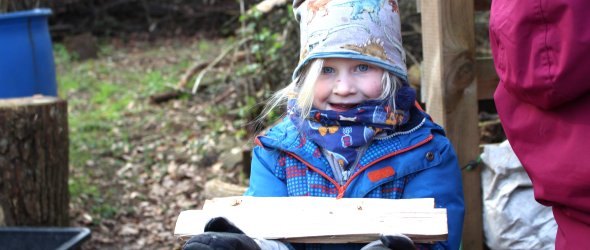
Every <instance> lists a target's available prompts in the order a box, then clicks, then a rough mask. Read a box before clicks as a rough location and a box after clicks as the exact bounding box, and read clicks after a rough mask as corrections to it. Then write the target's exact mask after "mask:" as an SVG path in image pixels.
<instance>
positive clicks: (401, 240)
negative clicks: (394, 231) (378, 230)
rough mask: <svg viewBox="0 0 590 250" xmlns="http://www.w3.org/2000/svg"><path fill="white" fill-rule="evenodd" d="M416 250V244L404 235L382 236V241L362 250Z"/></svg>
mask: <svg viewBox="0 0 590 250" xmlns="http://www.w3.org/2000/svg"><path fill="white" fill-rule="evenodd" d="M390 249H391V250H416V246H415V245H414V242H413V241H412V240H411V239H410V238H408V237H407V236H405V235H403V234H398V235H381V240H380V241H378V240H376V241H373V242H371V243H369V244H368V245H366V246H365V247H363V248H362V250H390Z"/></svg>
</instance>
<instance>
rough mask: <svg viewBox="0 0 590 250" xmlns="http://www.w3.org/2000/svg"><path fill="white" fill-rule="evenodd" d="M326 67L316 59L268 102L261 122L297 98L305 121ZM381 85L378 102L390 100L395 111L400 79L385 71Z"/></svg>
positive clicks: (320, 60)
mask: <svg viewBox="0 0 590 250" xmlns="http://www.w3.org/2000/svg"><path fill="white" fill-rule="evenodd" d="M323 67H324V59H321V58H320V59H314V60H313V61H311V62H310V63H309V64H308V65H307V67H305V69H303V70H302V71H301V74H299V77H297V78H296V79H294V80H293V81H291V83H290V84H289V85H287V87H285V88H283V89H281V90H279V91H277V92H276V93H274V94H273V95H272V96H271V97H270V98H269V99H268V101H267V104H266V105H265V107H264V109H263V111H262V114H261V115H260V117H259V120H260V121H261V120H262V119H264V118H265V117H267V116H268V115H269V114H270V113H271V112H272V111H273V110H274V109H275V108H277V107H279V106H283V105H285V104H286V103H287V100H289V99H292V98H296V99H297V105H298V106H299V108H300V109H301V112H300V114H299V116H300V118H301V119H305V118H306V117H307V116H308V115H309V113H310V111H311V108H312V106H313V98H314V87H315V83H316V82H317V79H318V78H319V77H320V74H321V72H322V68H323ZM381 84H382V86H383V93H382V94H381V96H379V97H378V98H377V100H383V99H385V98H389V99H390V100H389V101H390V103H389V104H390V105H391V107H392V108H393V110H395V98H394V96H395V92H396V91H397V88H398V87H399V86H400V85H401V81H400V79H399V78H398V77H397V76H395V75H394V74H392V73H390V72H389V71H387V70H384V71H383V77H382V78H381Z"/></svg>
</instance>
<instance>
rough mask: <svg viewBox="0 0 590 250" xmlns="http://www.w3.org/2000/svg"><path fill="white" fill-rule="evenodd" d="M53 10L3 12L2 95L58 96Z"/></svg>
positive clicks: (0, 31) (0, 41)
mask: <svg viewBox="0 0 590 250" xmlns="http://www.w3.org/2000/svg"><path fill="white" fill-rule="evenodd" d="M50 15H51V10H50V9H33V10H28V11H18V12H11V13H5V14H0V98H11V97H25V96H32V95H35V94H42V95H48V96H57V81H56V78H55V62H54V61H53V50H52V47H51V37H50V35H49V26H48V24H47V17H48V16H50Z"/></svg>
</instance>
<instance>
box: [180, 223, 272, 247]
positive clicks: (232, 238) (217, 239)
mask: <svg viewBox="0 0 590 250" xmlns="http://www.w3.org/2000/svg"><path fill="white" fill-rule="evenodd" d="M182 249H183V250H213V249H226V250H230V249H244V250H260V247H259V246H258V244H256V242H255V241H254V240H253V239H252V238H250V237H248V236H246V235H245V234H244V232H242V230H240V229H239V228H238V227H236V226H235V225H234V224H232V223H231V222H229V221H228V220H227V219H225V218H222V217H217V218H213V219H211V220H210V221H209V222H208V223H207V225H205V233H202V234H199V235H195V236H193V237H191V238H190V239H189V240H188V241H187V242H186V243H185V244H184V246H183V247H182Z"/></svg>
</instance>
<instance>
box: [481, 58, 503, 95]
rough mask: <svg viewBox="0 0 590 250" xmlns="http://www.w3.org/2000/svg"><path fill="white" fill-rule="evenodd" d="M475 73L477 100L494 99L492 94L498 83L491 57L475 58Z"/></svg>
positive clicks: (498, 79)
mask: <svg viewBox="0 0 590 250" xmlns="http://www.w3.org/2000/svg"><path fill="white" fill-rule="evenodd" d="M475 72H476V79H477V99H479V100H492V99H494V92H495V91H496V87H498V82H499V81H500V78H499V77H498V75H497V74H496V69H495V68H494V60H492V58H491V57H485V58H477V60H476V64H475Z"/></svg>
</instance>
